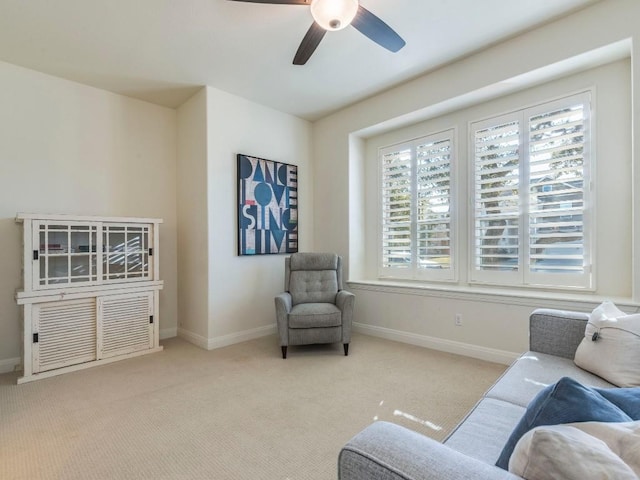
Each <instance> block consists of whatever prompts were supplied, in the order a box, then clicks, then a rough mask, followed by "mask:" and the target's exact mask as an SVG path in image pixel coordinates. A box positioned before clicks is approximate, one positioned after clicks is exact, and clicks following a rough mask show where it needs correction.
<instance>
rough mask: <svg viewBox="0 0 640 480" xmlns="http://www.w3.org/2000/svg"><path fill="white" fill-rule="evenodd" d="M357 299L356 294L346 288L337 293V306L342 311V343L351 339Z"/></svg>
mask: <svg viewBox="0 0 640 480" xmlns="http://www.w3.org/2000/svg"><path fill="white" fill-rule="evenodd" d="M355 300H356V296H355V295H354V294H353V293H351V292H347V291H346V290H340V291H339V292H338V294H337V295H336V307H338V308H339V309H340V311H341V312H342V343H349V342H350V341H351V324H352V323H353V305H354V303H355Z"/></svg>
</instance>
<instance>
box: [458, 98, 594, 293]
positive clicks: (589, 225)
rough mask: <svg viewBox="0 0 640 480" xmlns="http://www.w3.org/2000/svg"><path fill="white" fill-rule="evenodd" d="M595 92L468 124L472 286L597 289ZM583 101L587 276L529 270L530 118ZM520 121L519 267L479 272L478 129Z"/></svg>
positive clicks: (584, 238)
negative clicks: (476, 139) (595, 256)
mask: <svg viewBox="0 0 640 480" xmlns="http://www.w3.org/2000/svg"><path fill="white" fill-rule="evenodd" d="M594 96H595V92H594V89H590V90H587V91H583V92H580V93H577V94H574V95H569V96H565V97H562V98H558V99H556V100H551V101H548V102H543V103H539V104H536V105H533V106H530V107H527V108H523V109H520V110H518V111H514V112H511V113H508V114H505V115H498V116H495V117H491V118H487V119H484V120H479V121H473V122H469V124H468V127H469V129H468V133H469V135H468V138H469V144H468V145H469V148H468V150H469V164H468V165H469V166H468V168H469V183H468V185H469V187H468V188H469V192H470V193H469V212H470V214H469V218H468V228H469V245H468V247H469V250H468V251H469V265H468V271H469V283H470V284H490V285H500V286H509V287H537V288H551V289H555V288H558V289H580V290H587V291H593V290H594V289H595V272H594V264H595V261H594V255H593V252H594V248H593V247H594V245H593V241H594V232H595V225H594V224H595V207H594V201H595V192H594V186H593V181H592V179H593V178H595V175H594V173H595V163H596V159H595V149H594V148H593V142H594V139H595V135H594V134H593V129H594V123H595V122H594V121H593V118H594V114H595V112H594V111H593V110H594V107H593V106H594V104H595V102H593V98H594ZM577 103H583V104H584V105H585V108H584V144H583V145H584V155H583V158H584V163H583V182H584V187H583V188H584V190H583V195H584V197H583V199H584V203H583V205H584V207H583V212H582V215H583V217H582V218H583V223H582V226H583V263H584V267H585V271H584V273H582V274H569V273H540V272H531V271H530V264H529V262H530V257H529V252H530V245H529V223H530V216H529V178H530V175H529V173H530V172H529V130H530V125H529V119H530V118H531V117H533V116H535V115H536V114H540V113H544V112H549V111H553V110H554V109H556V108H562V107H565V106H569V105H575V104H577ZM514 119H515V120H518V121H519V137H520V143H519V178H520V182H519V201H520V208H519V212H518V217H519V220H518V229H519V241H518V269H517V270H516V271H487V270H479V269H476V250H475V244H476V229H475V220H476V217H475V207H476V205H475V195H476V188H475V187H476V185H475V167H476V158H475V155H476V152H475V148H476V145H475V133H476V131H478V130H481V129H483V128H487V127H488V126H495V125H499V124H501V123H506V122H508V121H510V120H514Z"/></svg>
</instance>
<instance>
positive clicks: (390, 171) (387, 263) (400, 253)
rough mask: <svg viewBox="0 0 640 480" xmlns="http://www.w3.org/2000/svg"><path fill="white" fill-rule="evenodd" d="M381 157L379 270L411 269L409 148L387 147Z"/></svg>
mask: <svg viewBox="0 0 640 480" xmlns="http://www.w3.org/2000/svg"><path fill="white" fill-rule="evenodd" d="M381 158H382V162H381V163H382V172H381V176H382V242H381V243H382V260H381V266H382V268H383V269H409V268H411V246H412V245H411V196H412V192H413V188H412V183H413V182H412V167H411V148H410V147H409V146H406V145H405V146H400V147H399V148H391V149H388V150H387V151H386V152H383V153H382V155H381Z"/></svg>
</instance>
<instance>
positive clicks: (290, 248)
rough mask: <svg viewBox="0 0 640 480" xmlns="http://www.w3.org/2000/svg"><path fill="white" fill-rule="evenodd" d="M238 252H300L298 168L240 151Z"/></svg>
mask: <svg viewBox="0 0 640 480" xmlns="http://www.w3.org/2000/svg"><path fill="white" fill-rule="evenodd" d="M237 162H238V255H264V254H271V253H295V252H297V251H298V167H297V166H296V165H289V164H288V163H281V162H274V161H273V160H265V159H264V158H257V157H252V156H249V155H243V154H238V156H237Z"/></svg>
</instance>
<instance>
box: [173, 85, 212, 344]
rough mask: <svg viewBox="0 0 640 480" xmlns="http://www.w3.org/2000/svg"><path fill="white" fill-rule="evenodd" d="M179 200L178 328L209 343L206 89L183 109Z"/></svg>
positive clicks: (180, 113)
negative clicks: (207, 320)
mask: <svg viewBox="0 0 640 480" xmlns="http://www.w3.org/2000/svg"><path fill="white" fill-rule="evenodd" d="M177 195H178V202H177V203H178V278H179V282H178V311H179V314H180V315H179V320H178V322H179V326H178V328H179V329H180V331H181V334H182V335H188V333H187V332H190V333H191V334H193V335H197V337H196V338H203V339H204V338H208V325H207V322H206V321H205V320H206V318H207V317H208V313H207V312H208V310H209V276H208V272H209V270H208V268H207V265H208V263H209V247H208V238H209V237H208V231H209V229H208V225H207V219H208V216H207V90H206V89H205V88H203V89H201V90H200V91H199V92H198V93H197V94H195V95H194V96H193V97H191V98H190V99H189V100H188V101H187V102H185V103H184V104H183V105H181V106H180V108H179V109H178V172H177ZM196 343H197V342H196Z"/></svg>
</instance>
